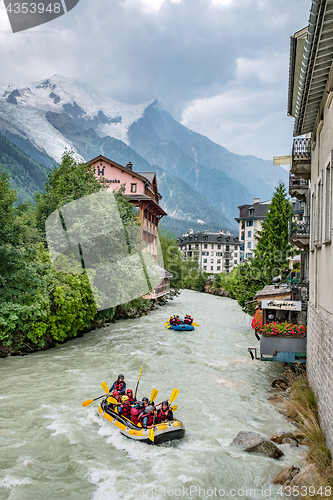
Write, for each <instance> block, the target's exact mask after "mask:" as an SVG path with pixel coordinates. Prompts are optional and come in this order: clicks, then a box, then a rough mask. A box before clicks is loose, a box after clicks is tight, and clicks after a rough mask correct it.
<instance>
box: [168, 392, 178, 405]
mask: <svg viewBox="0 0 333 500" xmlns="http://www.w3.org/2000/svg"><path fill="white" fill-rule="evenodd" d="M178 394H179V389H174V390H173V391H172V393H171V396H170V400H169V401H170V404H171V403H173V402H174V400H175V399H176V397H177V396H178Z"/></svg>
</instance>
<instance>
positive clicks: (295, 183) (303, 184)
mask: <svg viewBox="0 0 333 500" xmlns="http://www.w3.org/2000/svg"><path fill="white" fill-rule="evenodd" d="M289 188H292V189H303V188H304V189H308V188H309V181H308V180H305V179H302V178H301V177H297V176H295V175H293V174H291V173H289Z"/></svg>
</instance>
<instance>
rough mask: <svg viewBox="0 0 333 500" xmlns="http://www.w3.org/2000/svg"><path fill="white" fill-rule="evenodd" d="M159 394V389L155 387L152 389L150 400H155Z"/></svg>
mask: <svg viewBox="0 0 333 500" xmlns="http://www.w3.org/2000/svg"><path fill="white" fill-rule="evenodd" d="M157 394H158V390H157V389H153V390H152V391H151V395H150V402H152V401H155V399H156V398H157Z"/></svg>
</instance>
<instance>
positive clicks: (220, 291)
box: [205, 285, 230, 297]
mask: <svg viewBox="0 0 333 500" xmlns="http://www.w3.org/2000/svg"><path fill="white" fill-rule="evenodd" d="M205 293H210V294H211V295H217V296H219V297H230V295H229V292H228V290H225V289H224V288H222V287H221V288H216V287H214V286H213V285H205Z"/></svg>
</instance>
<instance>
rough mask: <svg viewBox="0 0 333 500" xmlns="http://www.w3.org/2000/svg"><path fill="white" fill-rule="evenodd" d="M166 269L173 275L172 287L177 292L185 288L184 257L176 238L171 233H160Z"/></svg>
mask: <svg viewBox="0 0 333 500" xmlns="http://www.w3.org/2000/svg"><path fill="white" fill-rule="evenodd" d="M159 240H160V244H161V249H162V254H163V262H164V264H163V265H164V269H166V270H167V271H169V273H171V274H172V276H173V277H172V278H171V280H170V284H171V287H172V288H173V289H175V290H179V289H180V288H183V255H182V253H181V251H180V250H179V247H178V243H177V240H176V238H174V236H173V235H172V234H171V233H169V232H163V231H161V232H159Z"/></svg>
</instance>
